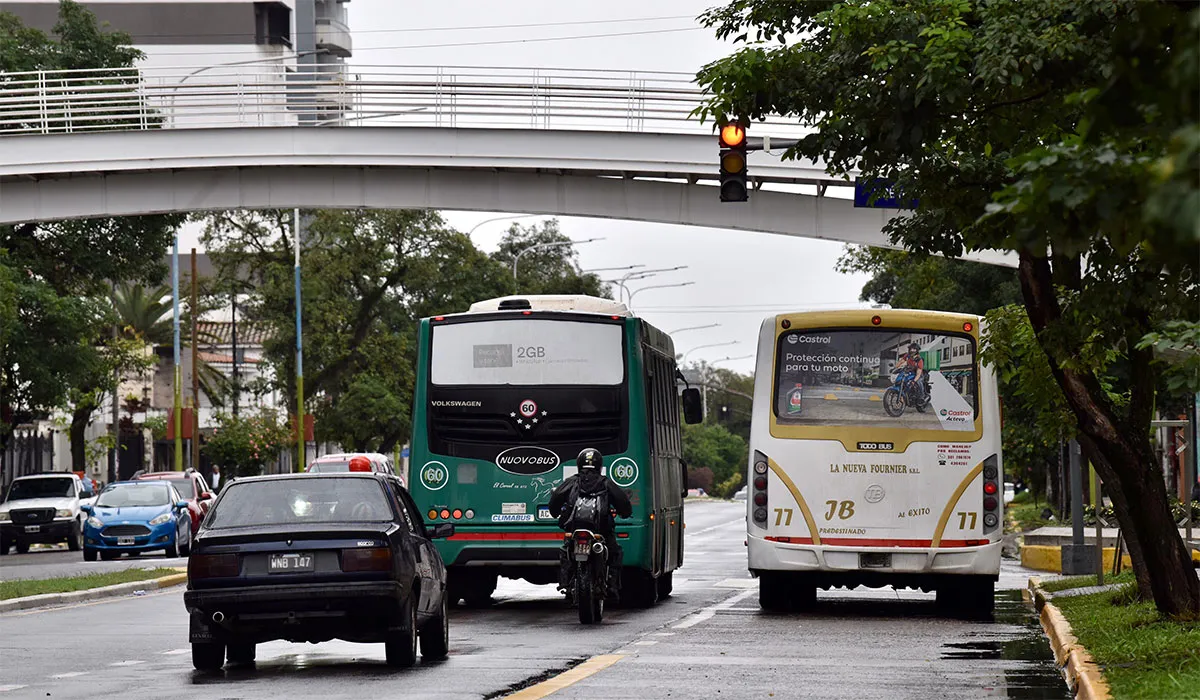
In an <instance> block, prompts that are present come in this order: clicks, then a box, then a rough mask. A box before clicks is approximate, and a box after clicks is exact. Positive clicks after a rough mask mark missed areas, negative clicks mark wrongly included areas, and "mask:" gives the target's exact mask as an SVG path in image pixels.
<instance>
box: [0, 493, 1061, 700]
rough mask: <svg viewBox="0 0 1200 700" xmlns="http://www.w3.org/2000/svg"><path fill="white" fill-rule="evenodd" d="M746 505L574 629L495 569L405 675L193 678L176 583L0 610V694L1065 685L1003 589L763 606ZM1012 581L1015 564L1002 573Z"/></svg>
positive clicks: (316, 656)
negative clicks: (632, 599)
mask: <svg viewBox="0 0 1200 700" xmlns="http://www.w3.org/2000/svg"><path fill="white" fill-rule="evenodd" d="M743 514H744V506H743V505H735V504H730V503H725V502H700V503H695V504H689V506H688V509H687V521H688V530H687V532H688V534H687V544H686V561H687V563H686V565H685V567H684V568H683V569H682V570H680V571H679V572H677V573H676V577H675V578H676V581H675V594H674V595H673V596H672V597H671V598H669V599H667V600H666V601H664V602H662V603H660V604H659V605H658V606H656V607H655V608H652V609H650V610H612V611H609V612H607V613H606V616H605V621H604V623H603V624H602V625H601V626H599V627H588V628H585V627H582V626H580V625H579V624H578V622H577V619H576V615H575V613H574V611H572V610H570V609H567V608H566V607H565V605H564V604H563V602H562V600H561V598H560V597H559V596H557V595H556V594H555V593H554V590H553V587H546V586H532V585H528V584H524V583H522V582H513V581H502V582H501V586H500V588H499V589H498V590H497V594H496V596H495V599H496V604H495V605H494V606H493V607H492V608H491V609H487V610H467V609H463V608H458V609H455V610H454V611H453V612H452V614H451V622H450V634H451V653H450V657H449V658H448V659H446V660H445V661H442V662H440V663H434V664H424V663H422V664H418V665H417V666H416V667H414V668H412V669H409V670H403V671H397V670H392V669H390V668H388V667H387V666H386V665H384V658H383V656H384V655H383V645H381V644H351V643H346V642H328V643H325V644H319V645H304V644H290V643H287V642H273V643H269V644H262V645H259V648H258V663H257V665H256V666H255V667H252V668H244V669H237V668H228V669H226V670H225V671H223V672H220V673H217V674H203V673H197V672H194V671H193V670H192V667H191V658H190V653H189V649H188V645H187V616H186V614H185V612H184V608H183V600H182V599H183V593H182V588H175V589H170V590H167V591H163V592H159V593H153V594H150V595H146V596H142V597H130V598H122V599H116V600H111V601H107V602H96V603H92V604H84V605H80V606H76V607H71V608H60V609H55V610H42V611H29V612H25V613H13V614H8V615H3V616H0V699H3V700H7V699H8V698H45V697H53V698H85V697H86V698H97V697H120V698H125V699H128V700H137V699H140V698H154V699H155V700H159V699H160V698H162V697H183V696H186V697H188V698H265V697H321V698H322V699H323V700H334V699H336V698H353V699H354V700H361V699H362V698H364V697H394V696H404V697H408V698H487V699H490V698H498V697H503V696H504V695H506V694H507V693H509V692H511V691H513V690H515V689H517V688H520V687H523V686H526V685H529V684H531V683H533V682H536V681H538V680H541V679H543V678H547V677H550V676H553V675H555V674H557V673H559V672H561V671H563V670H565V669H567V668H569V667H572V666H574V665H576V664H578V663H580V662H581V661H584V660H585V659H589V658H591V657H594V656H596V655H615V657H617V659H618V660H616V662H615V663H614V664H613V665H611V666H610V667H608V668H607V669H605V670H602V671H600V672H599V673H597V674H595V675H592V676H590V677H588V678H586V679H584V680H583V681H581V682H579V683H578V684H576V685H573V686H571V687H568V688H565V689H563V690H560V691H559V692H558V693H555V694H554V696H553V697H555V698H558V697H564V698H565V697H575V698H626V697H628V698H639V700H643V699H646V698H666V697H680V698H714V697H734V698H742V697H763V698H766V697H772V696H771V695H770V694H771V693H773V694H774V695H773V697H775V698H789V697H822V698H825V697H828V698H843V697H845V698H933V697H941V698H973V697H1014V698H1042V697H1052V698H1065V697H1068V696H1067V693H1066V689H1065V686H1063V684H1062V681H1061V680H1060V679H1059V677H1058V675H1057V672H1056V671H1055V668H1054V664H1053V662H1052V661H1051V660H1049V648H1048V647H1047V645H1046V643H1045V642H1044V641H1042V639H1041V638H1040V636H1039V635H1038V634H1037V628H1036V627H1034V625H1035V624H1036V623H1035V622H1034V619H1033V616H1032V613H1031V612H1030V611H1029V609H1028V608H1026V607H1024V606H1023V605H1021V604H1020V603H1019V600H1020V598H1019V591H1016V590H1011V591H1009V592H1008V593H1005V594H1004V599H1005V600H1004V602H1002V603H1000V604H999V606H998V609H999V615H998V620H997V622H995V623H973V622H962V621H956V620H946V619H942V618H940V617H938V616H937V615H936V614H935V611H934V608H933V603H932V596H931V595H924V594H919V593H910V592H901V593H897V592H894V591H866V590H860V591H852V592H851V591H835V592H822V593H821V597H820V601H821V602H820V604H819V606H818V609H817V610H816V611H815V612H813V613H808V614H804V615H767V614H764V613H761V612H759V610H758V607H757V595H756V593H757V589H756V588H755V587H754V582H753V581H751V580H750V579H749V578H748V575H747V573H746V569H745V548H744V546H743V539H744V534H743V533H744V531H743V522H744V521H743V518H744V515H743ZM46 556H52V555H46ZM152 561H153V560H147V563H150V562H152ZM160 561H161V560H160ZM115 563H116V562H112V563H110V564H115ZM6 565H7V561H5V562H0V567H5V566H6ZM1024 584H1025V576H1024V574H1023V573H1022V572H1020V571H1018V570H1016V569H1015V568H1014V569H1013V570H1011V571H1006V573H1005V575H1004V577H1003V580H1002V586H1005V587H1009V588H1012V589H1016V588H1019V587H1021V586H1023V585H1024ZM610 660H611V659H610Z"/></svg>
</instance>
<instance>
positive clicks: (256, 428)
mask: <svg viewBox="0 0 1200 700" xmlns="http://www.w3.org/2000/svg"><path fill="white" fill-rule="evenodd" d="M216 423H217V425H216V427H215V428H214V429H213V431H212V436H211V437H209V438H208V440H207V442H205V443H204V446H203V447H202V448H201V449H203V450H204V455H205V456H206V457H208V458H209V460H211V461H212V463H213V464H215V465H217V466H219V467H220V468H221V475H222V477H223V479H226V480H231V479H235V478H237V477H240V476H256V475H258V474H262V473H263V469H264V468H266V465H268V464H270V463H272V462H274V461H275V460H276V459H278V458H279V453H280V451H281V450H283V449H284V448H285V447H287V446H288V444H290V443H291V442H292V436H291V431H289V430H288V428H287V426H285V425H284V424H283V422H282V421H280V419H279V416H277V415H276V414H275V413H274V412H272V411H260V412H259V413H258V414H254V415H243V416H231V415H228V414H218V415H217V417H216Z"/></svg>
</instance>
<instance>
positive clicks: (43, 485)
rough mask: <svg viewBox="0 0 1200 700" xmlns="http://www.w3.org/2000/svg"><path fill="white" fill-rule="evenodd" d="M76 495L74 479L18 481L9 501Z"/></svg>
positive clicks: (10, 493) (56, 478)
mask: <svg viewBox="0 0 1200 700" xmlns="http://www.w3.org/2000/svg"><path fill="white" fill-rule="evenodd" d="M74 495H75V484H74V483H73V480H72V479H65V478H63V477H49V478H46V479H17V480H16V481H14V482H13V485H12V490H11V491H10V492H9V494H8V500H10V501H17V500H21V499H26V498H62V497H64V496H65V497H70V496H74Z"/></svg>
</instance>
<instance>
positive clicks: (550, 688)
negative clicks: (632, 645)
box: [504, 654, 625, 700]
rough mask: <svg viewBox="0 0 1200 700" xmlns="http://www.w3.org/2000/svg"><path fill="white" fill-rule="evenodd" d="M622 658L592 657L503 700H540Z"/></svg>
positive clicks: (608, 656)
mask: <svg viewBox="0 0 1200 700" xmlns="http://www.w3.org/2000/svg"><path fill="white" fill-rule="evenodd" d="M623 658H625V655H624V654H601V655H599V656H593V657H592V658H590V659H588V660H587V661H584V662H583V663H581V664H579V665H578V666H576V667H575V668H573V669H571V670H569V671H564V672H562V673H560V674H558V675H557V676H555V677H553V678H548V679H546V680H544V681H542V682H541V683H538V684H537V685H531V686H529V687H528V688H525V689H523V690H518V691H517V692H515V693H512V694H511V695H506V696H504V697H505V700H540V699H541V698H544V697H546V696H547V695H550V694H551V693H557V692H558V691H560V690H562V689H563V688H567V687H570V686H572V685H575V684H576V683H578V682H579V681H581V680H583V679H585V678H587V677H589V676H592V675H595V674H597V673H599V672H600V671H603V670H604V669H606V668H608V667H609V666H612V665H613V664H615V663H617V662H618V661H620V660H621V659H623Z"/></svg>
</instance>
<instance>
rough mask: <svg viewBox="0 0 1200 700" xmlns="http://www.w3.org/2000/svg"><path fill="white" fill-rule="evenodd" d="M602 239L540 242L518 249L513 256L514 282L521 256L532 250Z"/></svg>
mask: <svg viewBox="0 0 1200 700" xmlns="http://www.w3.org/2000/svg"><path fill="white" fill-rule="evenodd" d="M602 240H604V239H603V238H588V239H586V240H583V241H551V242H550V243H538V244H536V245H531V246H529V247H528V248H522V249H521V250H518V251H517V254H516V255H514V256H513V282H516V281H517V263H519V262H521V256H522V255H524V254H526V253H528V252H530V251H532V250H542V249H544V248H557V247H559V246H564V245H579V244H583V243H591V242H592V241H602Z"/></svg>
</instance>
